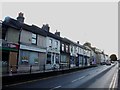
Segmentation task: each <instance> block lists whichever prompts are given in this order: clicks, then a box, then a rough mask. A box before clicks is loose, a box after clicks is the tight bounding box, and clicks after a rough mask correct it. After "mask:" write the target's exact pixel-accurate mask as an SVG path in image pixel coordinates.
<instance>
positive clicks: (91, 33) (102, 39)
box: [0, 2, 118, 55]
mask: <svg viewBox="0 0 120 90" xmlns="http://www.w3.org/2000/svg"><path fill="white" fill-rule="evenodd" d="M19 12H23V13H24V17H25V23H27V24H29V25H32V24H34V25H37V26H39V27H42V25H43V24H49V26H50V32H52V33H55V31H56V30H57V31H60V34H61V36H62V37H66V38H69V39H70V40H72V41H74V42H77V41H78V40H79V42H80V44H84V43H85V42H86V41H87V42H90V43H91V44H92V46H95V47H97V48H99V49H101V50H104V52H105V53H106V54H108V55H111V54H112V53H115V54H117V55H118V4H117V2H32V3H30V2H13V3H12V2H4V3H2V20H4V18H5V17H6V16H10V17H12V18H15V19H16V17H17V15H18V13H19ZM0 18H1V17H0Z"/></svg>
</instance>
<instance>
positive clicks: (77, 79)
mask: <svg viewBox="0 0 120 90" xmlns="http://www.w3.org/2000/svg"><path fill="white" fill-rule="evenodd" d="M84 77H86V76H82V77H80V78H78V79H75V80H73V81H72V82H76V81H78V80H80V79H83V78H84Z"/></svg>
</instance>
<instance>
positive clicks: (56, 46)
mask: <svg viewBox="0 0 120 90" xmlns="http://www.w3.org/2000/svg"><path fill="white" fill-rule="evenodd" d="M57 48H58V41H55V49H57Z"/></svg>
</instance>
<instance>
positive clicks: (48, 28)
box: [42, 24, 50, 32]
mask: <svg viewBox="0 0 120 90" xmlns="http://www.w3.org/2000/svg"><path fill="white" fill-rule="evenodd" d="M42 29H43V30H45V31H47V32H49V30H50V27H49V25H48V24H46V25H45V24H43V26H42Z"/></svg>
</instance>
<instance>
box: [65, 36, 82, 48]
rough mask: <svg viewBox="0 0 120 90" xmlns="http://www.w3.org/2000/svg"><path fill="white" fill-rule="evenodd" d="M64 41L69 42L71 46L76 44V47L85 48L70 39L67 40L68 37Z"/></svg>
mask: <svg viewBox="0 0 120 90" xmlns="http://www.w3.org/2000/svg"><path fill="white" fill-rule="evenodd" d="M64 40H66V41H67V42H69V43H70V44H74V45H76V46H79V47H81V48H83V46H82V45H80V44H78V43H76V42H73V41H72V40H70V39H68V38H66V37H64Z"/></svg>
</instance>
